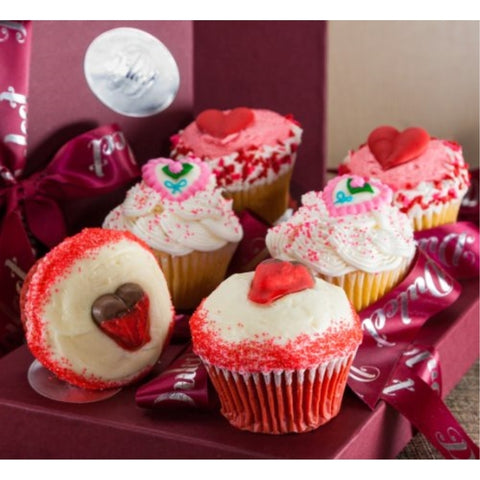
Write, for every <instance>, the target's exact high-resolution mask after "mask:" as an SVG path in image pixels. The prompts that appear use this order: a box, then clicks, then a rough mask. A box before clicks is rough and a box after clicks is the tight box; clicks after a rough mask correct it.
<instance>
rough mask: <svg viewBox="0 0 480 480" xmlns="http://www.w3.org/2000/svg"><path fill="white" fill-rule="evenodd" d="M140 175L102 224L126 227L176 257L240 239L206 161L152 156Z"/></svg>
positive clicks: (234, 219) (233, 217) (228, 205)
mask: <svg viewBox="0 0 480 480" xmlns="http://www.w3.org/2000/svg"><path fill="white" fill-rule="evenodd" d="M186 165H187V166H189V167H190V168H187V167H185V166H186ZM142 176H143V181H142V182H140V183H138V184H136V185H134V186H133V187H132V188H131V189H130V190H129V191H128V192H127V195H126V198H125V200H124V202H123V203H122V204H121V205H119V206H118V207H116V208H115V209H114V210H112V211H111V212H110V213H109V214H108V215H107V217H106V218H105V221H104V223H103V227H104V228H113V229H117V230H129V231H131V232H132V233H134V234H135V235H136V236H138V237H139V238H141V239H142V240H144V241H145V242H146V243H147V244H148V245H149V246H150V247H152V248H154V249H155V250H159V251H162V252H166V253H169V254H171V255H177V256H179V255H187V254H189V253H191V252H192V251H203V252H207V251H213V250H217V249H219V248H221V247H223V246H225V245H226V244H227V243H229V242H238V241H240V240H241V238H242V236H243V230H242V227H241V225H240V222H239V220H238V218H237V217H236V215H235V213H234V212H233V210H232V201H231V200H227V199H225V198H224V197H223V195H222V190H221V189H219V188H217V185H216V178H215V175H213V173H212V172H211V170H210V168H209V166H208V165H207V164H206V163H205V162H201V161H200V160H199V159H197V158H191V157H190V158H185V159H183V160H182V161H173V160H171V159H163V158H160V159H154V160H150V161H149V162H147V164H145V165H144V167H143V169H142Z"/></svg>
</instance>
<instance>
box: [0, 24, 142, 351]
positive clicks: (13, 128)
mask: <svg viewBox="0 0 480 480" xmlns="http://www.w3.org/2000/svg"><path fill="white" fill-rule="evenodd" d="M30 41H31V23H30V22H3V23H0V65H2V68H1V69H0V285H1V286H2V288H1V289H0V356H1V355H3V354H4V353H7V352H8V351H9V350H11V349H12V348H14V347H16V346H18V345H19V343H20V342H21V339H22V338H23V334H22V330H21V328H20V320H19V305H18V303H19V296H18V294H19V291H20V288H21V284H22V281H23V279H24V277H25V274H26V272H27V271H28V270H29V268H30V267H31V266H32V265H33V263H34V262H35V260H36V258H37V257H38V256H40V255H41V253H42V252H41V251H39V250H37V248H40V249H43V250H48V249H50V248H52V247H53V246H55V245H56V244H58V243H59V242H60V241H61V240H63V238H64V237H65V236H66V234H67V226H66V222H65V218H64V215H63V211H62V208H61V206H63V205H65V204H68V202H69V201H71V200H74V199H80V198H87V197H92V196H95V195H101V194H105V193H108V192H113V191H115V190H116V189H118V188H119V187H121V186H123V185H126V184H127V183H128V182H130V181H132V179H134V178H136V177H138V175H139V166H138V165H137V163H136V161H135V159H134V157H133V155H132V152H131V150H130V148H129V146H128V144H127V142H126V140H125V137H124V135H123V133H122V132H121V131H120V129H119V127H118V126H116V125H106V126H101V127H99V128H96V129H94V130H91V131H89V132H86V133H84V134H82V135H80V136H78V137H76V138H74V139H72V140H70V141H69V142H68V143H66V144H65V145H64V146H63V147H62V148H61V149H60V150H59V151H58V153H57V154H56V155H55V156H54V157H53V159H52V160H51V161H50V163H49V164H48V165H47V166H46V168H45V169H44V170H42V171H39V172H35V173H33V174H32V175H31V176H29V177H25V176H24V175H23V171H24V167H25V159H26V156H25V154H26V143H27V142H26V129H25V121H26V108H27V104H26V98H27V97H26V92H27V87H28V71H29V60H30V57H29V55H30ZM5 66H8V67H9V68H5Z"/></svg>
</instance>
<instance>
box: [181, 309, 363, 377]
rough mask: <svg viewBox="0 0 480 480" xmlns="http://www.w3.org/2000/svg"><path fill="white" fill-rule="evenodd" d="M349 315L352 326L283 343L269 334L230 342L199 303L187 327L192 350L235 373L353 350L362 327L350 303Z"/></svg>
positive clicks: (289, 366)
mask: <svg viewBox="0 0 480 480" xmlns="http://www.w3.org/2000/svg"><path fill="white" fill-rule="evenodd" d="M352 317H353V319H354V321H353V322H352V325H351V327H344V328H333V327H330V328H328V329H327V330H326V331H324V332H323V333H322V334H319V335H306V334H303V335H299V336H297V337H296V338H295V339H292V340H288V341H287V342H285V343H280V342H278V341H277V340H276V339H274V338H273V337H269V336H268V335H265V337H266V338H264V339H258V338H255V339H246V340H242V341H239V342H229V341H226V340H224V339H222V338H221V336H220V335H219V333H218V331H217V330H216V329H214V328H213V327H212V326H211V322H209V320H208V311H206V310H205V309H204V308H203V303H202V305H200V307H199V308H198V309H197V310H196V311H195V313H194V314H193V315H192V317H191V318H190V330H191V333H192V340H193V346H194V351H195V353H196V354H197V355H199V356H200V357H202V358H203V359H204V360H205V361H207V362H209V363H211V364H212V365H215V366H217V367H221V368H226V369H228V370H231V371H234V372H238V373H246V372H249V373H255V372H269V371H272V370H299V369H307V368H313V367H317V366H318V365H320V364H322V363H324V362H329V361H331V360H333V359H336V358H344V357H345V356H347V355H349V354H350V353H352V352H354V351H355V350H356V348H357V347H358V345H359V343H360V342H361V340H362V331H361V328H360V320H359V318H358V315H357V313H356V312H355V311H354V310H353V307H352ZM292 320H294V319H292Z"/></svg>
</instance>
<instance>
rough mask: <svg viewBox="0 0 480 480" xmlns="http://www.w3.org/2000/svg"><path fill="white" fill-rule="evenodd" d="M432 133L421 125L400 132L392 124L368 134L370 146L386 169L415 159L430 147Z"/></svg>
mask: <svg viewBox="0 0 480 480" xmlns="http://www.w3.org/2000/svg"><path fill="white" fill-rule="evenodd" d="M429 141H430V135H429V134H428V133H427V132H426V131H425V130H424V129H423V128H419V127H410V128H407V129H406V130H404V131H403V132H399V131H398V130H397V129H396V128H394V127H391V126H382V127H378V128H376V129H375V130H373V131H372V132H371V133H370V135H369V136H368V140H367V143H368V148H369V149H370V151H371V152H372V154H373V156H374V157H375V158H376V159H377V161H378V163H380V165H381V166H382V168H383V169H384V170H388V169H389V168H393V167H396V166H398V165H401V164H403V163H406V162H409V161H411V160H415V159H416V158H418V157H419V156H420V155H421V154H422V153H423V152H425V150H426V149H427V147H428V143H429Z"/></svg>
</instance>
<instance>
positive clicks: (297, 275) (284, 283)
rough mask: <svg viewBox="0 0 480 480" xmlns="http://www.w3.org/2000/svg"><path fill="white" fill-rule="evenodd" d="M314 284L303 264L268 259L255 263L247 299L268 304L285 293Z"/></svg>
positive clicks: (298, 290) (294, 291)
mask: <svg viewBox="0 0 480 480" xmlns="http://www.w3.org/2000/svg"><path fill="white" fill-rule="evenodd" d="M314 285H315V280H314V278H313V275H312V274H311V272H310V270H309V269H308V268H307V267H306V266H305V265H302V264H301V263H298V262H284V261H281V260H276V259H268V260H264V261H263V262H261V263H259V264H258V265H257V268H256V269H255V274H254V276H253V280H252V283H251V285H250V291H249V292H248V299H249V300H251V301H252V302H254V303H260V304H264V305H265V304H270V303H272V302H273V301H275V300H278V299H279V298H281V297H284V296H285V295H288V294H290V293H296V292H300V291H301V290H305V289H307V288H312V287H313V286H314Z"/></svg>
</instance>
